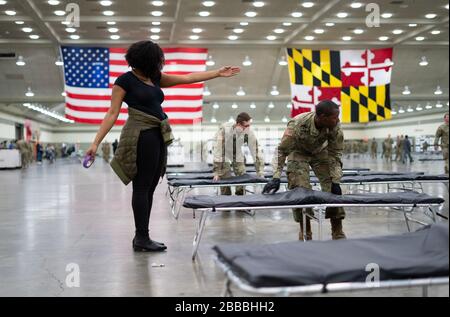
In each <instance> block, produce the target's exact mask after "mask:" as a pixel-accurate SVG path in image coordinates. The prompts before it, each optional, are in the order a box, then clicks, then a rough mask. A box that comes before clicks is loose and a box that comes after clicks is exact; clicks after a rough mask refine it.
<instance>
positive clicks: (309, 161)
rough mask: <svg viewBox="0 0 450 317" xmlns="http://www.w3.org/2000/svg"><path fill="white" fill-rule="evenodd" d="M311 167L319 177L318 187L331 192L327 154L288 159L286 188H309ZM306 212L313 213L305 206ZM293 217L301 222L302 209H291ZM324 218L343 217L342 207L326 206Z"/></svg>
mask: <svg viewBox="0 0 450 317" xmlns="http://www.w3.org/2000/svg"><path fill="white" fill-rule="evenodd" d="M310 166H311V168H312V169H313V171H314V174H315V175H316V177H317V178H318V179H319V182H320V187H321V188H322V191H324V192H331V183H332V182H331V177H330V166H329V163H328V154H327V153H325V154H323V153H322V154H319V155H317V156H315V157H310V156H304V157H302V159H300V160H296V161H288V166H287V177H288V188H289V189H294V188H296V187H303V188H308V189H311V188H312V186H311V183H310V176H309V170H310V168H309V167H310ZM305 209H306V210H305V211H306V213H307V214H309V215H313V211H312V210H311V208H305ZM293 214H294V219H295V221H296V222H301V221H302V219H303V209H302V208H298V209H294V210H293ZM325 218H327V219H328V218H334V219H344V218H345V211H344V208H341V207H339V208H327V210H326V213H325Z"/></svg>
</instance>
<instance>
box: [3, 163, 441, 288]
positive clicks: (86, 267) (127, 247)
mask: <svg viewBox="0 0 450 317" xmlns="http://www.w3.org/2000/svg"><path fill="white" fill-rule="evenodd" d="M345 167H348V168H350V167H368V168H370V169H372V170H377V171H389V170H392V171H411V170H413V171H424V172H428V173H441V172H442V171H443V161H437V162H423V163H421V162H418V163H414V164H413V165H412V166H410V165H406V166H405V165H402V164H398V163H392V164H386V163H384V162H382V161H381V160H380V159H379V160H378V161H375V162H373V161H371V160H370V159H369V158H351V159H348V158H347V159H346V161H345ZM166 188H167V186H166V183H165V181H163V182H162V183H161V184H160V185H159V187H158V189H157V192H156V194H155V203H154V207H153V212H152V217H151V224H150V230H151V236H152V238H153V239H155V240H159V241H163V242H165V243H166V245H167V246H168V251H167V252H165V253H159V254H148V253H147V254H142V253H140V254H136V253H134V252H133V251H132V248H131V239H132V238H133V234H134V224H133V217H132V211H131V207H130V201H131V186H129V187H125V186H123V185H122V184H121V182H120V181H119V179H118V178H117V177H116V176H115V175H114V174H113V172H112V170H111V169H110V167H109V165H107V164H106V163H104V162H103V161H101V160H100V159H98V160H97V161H96V163H95V165H94V166H93V167H91V169H89V170H86V169H83V168H82V167H81V165H80V164H79V162H77V161H76V160H59V161H57V163H56V164H53V165H49V164H48V163H44V164H43V165H41V166H37V165H33V166H32V167H30V168H29V169H28V170H12V171H0V296H218V295H220V294H221V290H222V286H223V280H224V279H223V274H222V272H221V271H220V269H218V268H217V266H216V264H215V262H214V259H213V253H212V251H211V247H212V246H213V245H215V244H217V243H221V242H249V243H271V242H280V241H291V240H295V239H296V238H297V235H298V227H297V225H296V224H295V223H294V221H293V220H292V216H291V214H290V213H289V212H286V211H284V212H281V211H271V212H269V211H267V212H258V214H257V215H256V216H255V217H254V218H252V217H250V216H248V215H246V214H243V213H235V212H231V213H227V214H221V213H219V214H217V215H216V216H214V217H213V218H212V219H211V220H210V221H209V222H208V225H207V227H206V231H205V234H204V236H203V241H202V244H201V246H200V250H199V255H198V258H197V261H196V262H195V263H194V262H192V261H191V247H192V238H193V235H194V232H195V229H196V225H197V220H196V219H192V211H190V210H182V213H181V216H180V219H179V220H178V221H175V220H174V219H173V218H172V217H171V216H170V214H169V205H168V199H167V198H166V196H165V193H166ZM424 189H425V192H426V193H428V194H432V195H438V196H442V197H444V198H445V199H446V204H445V206H444V207H443V208H442V210H441V211H442V212H443V213H446V214H447V215H448V190H447V189H446V187H445V186H443V185H439V184H433V185H427V186H425V188H424ZM379 190H380V191H381V190H382V188H379ZM327 227H328V226H327ZM313 229H314V230H315V231H317V229H316V227H313ZM327 230H329V229H328V228H327ZM345 230H346V233H347V235H348V237H349V238H355V237H367V236H376V235H383V234H395V233H403V232H406V227H405V223H404V219H403V216H402V214H400V213H395V212H389V211H387V210H384V209H376V208H374V209H369V210H364V212H361V209H353V210H348V217H347V219H346V221H345ZM314 233H315V234H316V232H314ZM326 234H327V238H328V235H329V232H326ZM71 263H74V264H76V265H77V266H78V267H79V270H80V275H79V276H80V285H79V287H69V286H71V284H70V281H71V279H70V278H68V277H71V276H72V275H70V274H71V273H72V272H73V271H71V267H70V264H71ZM155 264H156V265H155ZM68 265H69V266H68ZM161 265H163V266H161ZM66 269H68V270H69V271H66ZM67 282H69V283H67ZM339 295H344V296H386V295H389V296H420V295H421V290H420V289H407V290H394V291H391V292H390V293H386V292H379V291H378V292H356V293H347V294H339ZM430 295H432V296H448V295H449V292H448V287H447V286H446V287H436V288H432V289H431V290H430Z"/></svg>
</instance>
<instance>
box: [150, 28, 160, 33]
mask: <svg viewBox="0 0 450 317" xmlns="http://www.w3.org/2000/svg"><path fill="white" fill-rule="evenodd" d="M150 32H152V33H159V32H161V29H160V28H151V29H150Z"/></svg>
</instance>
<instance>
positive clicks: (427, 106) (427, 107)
mask: <svg viewBox="0 0 450 317" xmlns="http://www.w3.org/2000/svg"><path fill="white" fill-rule="evenodd" d="M419 106H420V105H419ZM425 108H426V109H427V110H430V109H433V106H432V105H431V103H429V102H427V105H426V106H425Z"/></svg>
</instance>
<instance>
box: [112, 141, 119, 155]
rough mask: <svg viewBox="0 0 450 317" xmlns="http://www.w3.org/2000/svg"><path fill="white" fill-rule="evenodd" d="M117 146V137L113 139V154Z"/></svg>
mask: <svg viewBox="0 0 450 317" xmlns="http://www.w3.org/2000/svg"><path fill="white" fill-rule="evenodd" d="M118 146H119V141H117V139H115V140H114V142H113V144H112V147H113V154H116V151H117V147H118Z"/></svg>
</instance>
